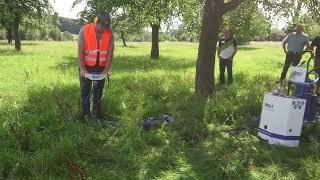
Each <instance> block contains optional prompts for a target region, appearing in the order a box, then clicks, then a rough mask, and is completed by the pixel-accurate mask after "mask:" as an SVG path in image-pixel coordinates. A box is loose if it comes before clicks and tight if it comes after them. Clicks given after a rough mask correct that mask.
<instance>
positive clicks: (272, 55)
mask: <svg viewBox="0 0 320 180" xmlns="http://www.w3.org/2000/svg"><path fill="white" fill-rule="evenodd" d="M119 44H120V43H119ZM129 45H130V46H129V47H127V48H123V47H121V46H117V47H116V51H115V59H114V64H113V67H112V79H111V84H110V87H109V90H108V92H107V96H106V97H105V99H104V110H105V111H106V112H107V113H108V114H110V115H112V116H115V117H118V118H120V119H121V120H122V125H121V126H119V127H109V128H103V127H102V126H101V125H99V124H95V123H90V122H89V123H87V124H83V123H80V122H79V121H78V117H79V99H80V98H79V96H80V90H79V82H78V68H77V63H76V48H77V46H76V43H75V42H24V43H23V52H22V53H16V52H15V51H14V50H13V49H14V46H12V45H7V44H6V43H5V42H0V65H1V72H0V124H1V127H0V179H70V178H74V179H77V178H80V177H84V178H88V179H117V180H118V179H315V180H316V179H320V156H319V152H320V143H319V137H316V135H308V136H305V138H304V141H303V142H302V144H301V146H300V147H299V148H282V147H275V146H270V145H268V144H266V143H264V142H259V140H258V138H257V137H256V134H257V133H256V132H254V131H241V132H239V133H236V134H235V133H228V132H227V131H225V130H227V129H230V128H236V127H240V126H241V125H242V124H244V123H246V122H248V121H251V120H252V119H254V118H255V117H257V116H258V115H259V114H260V111H261V104H262V98H263V94H264V93H265V92H267V91H269V90H270V89H271V88H272V87H273V85H274V82H275V81H276V80H277V79H278V77H279V75H280V72H281V65H279V64H278V62H283V59H284V55H283V53H282V50H281V47H280V46H279V44H275V43H273V44H271V43H255V44H254V45H250V46H242V47H240V50H239V53H238V55H237V56H236V58H235V64H234V68H235V69H234V74H235V84H234V85H233V86H230V87H221V86H219V85H218V86H217V94H216V96H215V97H214V98H212V99H200V98H198V97H195V96H194V79H195V61H196V55H197V48H198V45H197V44H190V43H161V44H160V46H161V49H160V51H161V59H160V60H158V61H150V60H149V53H150V44H149V43H129ZM217 70H218V69H216V72H217ZM160 113H165V114H172V115H174V118H175V121H174V123H173V124H171V125H170V126H167V125H164V126H162V128H159V129H153V130H150V131H146V130H143V129H141V128H140V126H139V123H141V122H142V121H143V120H144V119H145V118H147V117H149V116H156V115H158V114H160ZM317 135H318V136H319V133H318V134H317Z"/></svg>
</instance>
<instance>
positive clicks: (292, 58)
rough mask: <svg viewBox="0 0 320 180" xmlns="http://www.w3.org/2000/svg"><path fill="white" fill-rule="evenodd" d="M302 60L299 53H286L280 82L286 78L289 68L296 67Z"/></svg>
mask: <svg viewBox="0 0 320 180" xmlns="http://www.w3.org/2000/svg"><path fill="white" fill-rule="evenodd" d="M301 58H302V54H301V53H293V52H288V53H287V55H286V61H285V63H284V66H283V70H282V73H281V77H280V80H284V79H285V78H286V76H287V72H288V69H289V67H290V66H291V65H292V66H297V65H298V64H299V63H300V61H301Z"/></svg>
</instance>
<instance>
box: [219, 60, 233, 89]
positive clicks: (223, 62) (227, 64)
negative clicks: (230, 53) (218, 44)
mask: <svg viewBox="0 0 320 180" xmlns="http://www.w3.org/2000/svg"><path fill="white" fill-rule="evenodd" d="M232 61H233V60H224V59H220V63H219V68H220V83H221V84H224V83H225V77H224V72H225V69H226V68H227V73H228V84H232V83H233V76H232V64H233V62H232Z"/></svg>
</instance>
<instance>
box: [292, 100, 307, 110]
mask: <svg viewBox="0 0 320 180" xmlns="http://www.w3.org/2000/svg"><path fill="white" fill-rule="evenodd" d="M304 105H305V102H303V101H292V107H293V109H299V110H301V109H302V108H303V107H304Z"/></svg>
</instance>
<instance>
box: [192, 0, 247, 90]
mask: <svg viewBox="0 0 320 180" xmlns="http://www.w3.org/2000/svg"><path fill="white" fill-rule="evenodd" d="M242 2H243V0H206V1H205V6H204V10H203V19H202V27H201V35H200V44H199V50H198V60H197V69H196V83H195V93H196V95H198V96H212V95H214V92H215V81H214V65H215V63H214V62H215V53H216V44H217V41H218V34H219V30H220V26H221V24H222V16H223V15H224V14H225V13H226V12H228V11H231V10H233V9H235V8H236V7H238V6H239V5H240V4H241V3H242Z"/></svg>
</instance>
